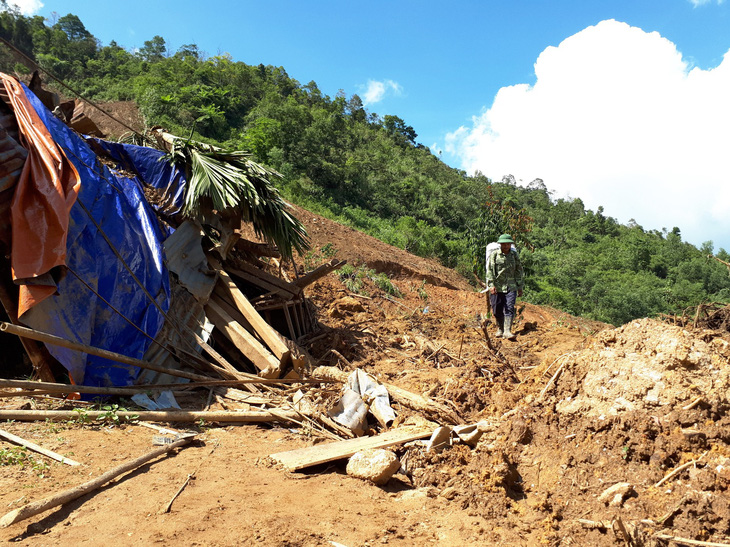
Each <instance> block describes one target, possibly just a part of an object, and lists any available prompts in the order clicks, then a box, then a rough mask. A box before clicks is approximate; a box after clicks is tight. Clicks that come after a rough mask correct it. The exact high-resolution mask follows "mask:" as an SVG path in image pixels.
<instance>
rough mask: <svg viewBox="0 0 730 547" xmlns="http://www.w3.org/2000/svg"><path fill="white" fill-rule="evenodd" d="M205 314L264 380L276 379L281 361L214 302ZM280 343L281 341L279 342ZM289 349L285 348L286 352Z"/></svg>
mask: <svg viewBox="0 0 730 547" xmlns="http://www.w3.org/2000/svg"><path fill="white" fill-rule="evenodd" d="M205 311H206V314H207V315H208V317H209V318H210V320H211V321H213V324H214V325H215V326H216V327H217V328H218V329H220V330H221V332H223V333H224V334H225V335H226V338H228V339H229V340H230V341H231V342H233V343H234V344H235V345H236V347H237V348H238V349H239V351H240V352H241V353H243V354H244V355H245V356H246V357H247V358H248V359H250V360H251V362H252V363H253V364H254V366H255V367H256V368H257V369H259V370H260V371H261V375H262V376H263V377H264V378H278V377H279V375H280V372H281V361H280V360H279V359H277V358H276V357H274V355H272V354H271V352H270V351H269V350H268V349H267V348H266V347H264V345H263V344H262V343H261V342H259V341H258V340H256V338H254V337H253V335H252V334H251V333H250V332H248V331H247V330H246V329H244V328H243V326H241V324H240V323H238V321H235V320H234V319H233V318H232V317H231V316H230V315H228V314H227V313H226V311H225V310H224V309H223V308H222V307H221V306H219V305H218V304H217V303H216V302H215V300H211V301H210V302H208V305H207V306H206V307H205ZM279 342H281V341H279ZM288 351H289V349H288V348H287V352H288Z"/></svg>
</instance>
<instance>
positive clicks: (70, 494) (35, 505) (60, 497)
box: [0, 437, 194, 528]
mask: <svg viewBox="0 0 730 547" xmlns="http://www.w3.org/2000/svg"><path fill="white" fill-rule="evenodd" d="M193 438H194V437H186V438H184V439H180V440H179V441H175V442H174V443H172V444H169V445H166V446H163V447H161V448H157V449H155V450H152V451H151V452H148V453H147V454H144V455H143V456H140V457H139V458H136V459H134V460H131V461H128V462H126V463H123V464H122V465H119V466H117V467H115V468H114V469H111V470H109V471H107V472H106V473H104V474H103V475H101V476H99V477H97V478H96V479H92V480H90V481H88V482H85V483H83V484H81V485H79V486H76V487H74V488H69V489H68V490H64V491H63V492H60V493H58V494H56V495H54V496H51V497H49V498H45V499H42V500H38V501H34V502H32V503H29V504H27V505H24V506H23V507H19V508H18V509H15V510H13V511H10V512H9V513H7V514H6V515H5V516H4V517H2V518H0V528H6V527H8V526H10V525H11V524H15V523H16V522H18V521H21V520H24V519H27V518H30V517H32V516H35V515H38V514H40V513H43V512H44V511H48V510H49V509H52V508H53V507H58V506H59V505H63V504H64V503H68V502H70V501H73V500H75V499H77V498H80V497H81V496H83V495H86V494H88V493H89V492H92V491H94V490H96V489H98V488H101V487H102V486H103V485H104V484H106V483H107V482H109V481H110V480H112V479H113V478H115V477H118V476H119V475H122V474H123V473H126V472H128V471H131V470H132V469H136V468H137V467H139V466H140V465H143V464H145V463H147V462H148V461H150V460H153V459H155V458H157V457H158V456H161V455H163V454H166V453H168V452H170V451H172V450H174V449H176V448H178V447H181V446H184V445H186V444H188V443H189V442H191V441H192V440H193Z"/></svg>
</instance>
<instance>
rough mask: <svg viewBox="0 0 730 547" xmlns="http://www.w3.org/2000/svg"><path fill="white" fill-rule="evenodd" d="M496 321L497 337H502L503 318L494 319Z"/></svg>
mask: <svg viewBox="0 0 730 547" xmlns="http://www.w3.org/2000/svg"><path fill="white" fill-rule="evenodd" d="M495 320H496V321H497V334H496V336H497V338H501V337H502V333H503V332H504V318H502V319H495Z"/></svg>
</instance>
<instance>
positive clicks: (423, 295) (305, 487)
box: [0, 210, 730, 546]
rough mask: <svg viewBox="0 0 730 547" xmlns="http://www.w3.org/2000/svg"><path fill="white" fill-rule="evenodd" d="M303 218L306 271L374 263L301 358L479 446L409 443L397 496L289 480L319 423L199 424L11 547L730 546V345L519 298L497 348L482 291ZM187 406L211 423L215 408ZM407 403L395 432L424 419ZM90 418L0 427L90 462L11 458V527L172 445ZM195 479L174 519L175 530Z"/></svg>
mask: <svg viewBox="0 0 730 547" xmlns="http://www.w3.org/2000/svg"><path fill="white" fill-rule="evenodd" d="M297 214H298V215H299V216H300V218H302V220H303V221H304V222H305V225H306V226H307V228H308V230H309V232H310V234H311V236H312V242H313V247H312V250H311V252H310V253H308V254H307V255H306V256H301V257H298V258H297V260H296V263H297V267H298V268H299V269H300V270H310V269H312V268H314V267H316V266H317V265H318V264H320V263H323V262H325V261H328V260H329V259H331V258H338V259H343V260H347V261H348V263H349V264H351V265H353V266H354V267H355V271H354V272H353V274H352V276H351V277H350V278H349V279H345V280H344V281H343V280H342V279H340V276H339V275H338V274H336V273H333V274H330V275H328V276H327V277H325V278H323V279H322V280H320V281H318V282H316V283H315V284H314V285H312V286H310V287H308V288H307V295H308V297H309V298H310V299H311V300H312V302H313V303H314V304H315V306H316V308H317V317H318V320H319V323H320V326H321V328H320V330H319V331H318V332H316V333H315V334H314V335H312V336H310V337H309V338H307V339H305V340H303V341H302V344H303V345H304V346H306V347H307V349H308V350H309V351H310V352H311V354H312V356H313V357H314V358H315V359H316V360H317V361H318V364H320V365H332V366H338V367H340V368H342V369H344V370H350V369H352V368H354V367H360V368H362V369H364V370H365V371H367V372H369V373H371V374H373V375H374V376H376V377H377V378H378V379H380V380H381V381H386V382H389V383H391V384H394V385H396V386H398V387H401V388H405V389H408V390H410V391H412V392H414V393H418V394H422V393H423V394H427V395H428V396H430V397H431V398H433V399H434V400H435V401H437V402H440V403H442V404H443V405H446V406H448V407H449V408H451V409H452V410H453V411H454V412H456V413H458V415H459V416H460V417H461V420H462V421H463V423H465V424H471V423H479V424H480V429H481V431H483V435H482V437H481V438H480V439H479V441H478V443H477V444H475V445H474V446H469V445H467V444H463V443H459V442H456V441H455V442H454V443H453V446H450V447H448V448H446V449H444V450H442V451H440V452H426V451H425V447H424V446H423V443H419V442H415V443H409V444H408V445H406V446H403V447H398V448H394V449H393V450H394V451H395V452H396V454H397V456H398V457H399V458H400V461H401V463H402V471H403V472H402V473H400V474H398V475H396V477H395V478H393V479H391V480H390V482H389V483H388V484H387V485H386V486H384V487H377V486H375V485H373V484H371V483H368V482H364V481H361V480H359V479H355V478H353V477H350V476H348V475H346V473H345V463H346V462H344V461H342V462H332V463H331V464H326V465H321V466H318V467H315V468H312V469H309V470H305V471H303V472H298V473H289V472H285V471H283V470H281V469H278V468H277V467H276V466H274V465H273V464H272V462H271V460H270V459H269V457H268V456H269V455H270V454H272V453H276V452H280V451H284V450H289V449H294V448H301V447H306V446H311V445H313V444H316V443H319V442H330V441H329V440H326V439H322V438H320V437H318V436H317V434H316V433H315V432H314V431H312V430H311V429H309V428H306V427H279V426H269V425H261V426H235V427H231V426H225V427H223V426H220V425H219V424H196V430H198V431H200V432H201V436H200V441H199V442H198V443H196V444H194V445H193V446H190V447H188V448H184V449H181V450H179V451H178V452H177V453H176V454H174V455H172V456H169V457H166V458H160V459H159V460H157V461H155V462H152V463H150V464H148V465H146V466H144V467H142V468H140V469H139V470H137V471H134V472H132V473H129V474H128V475H127V476H125V477H122V478H120V479H117V480H115V481H114V482H112V483H111V484H110V485H108V486H106V487H105V488H104V489H102V490H100V491H97V492H94V493H91V494H88V495H87V496H85V497H83V498H81V499H79V500H76V501H74V502H71V503H69V504H67V505H64V506H63V507H61V508H57V509H55V510H51V511H47V512H46V513H43V514H41V515H39V516H36V517H33V518H31V519H28V520H27V521H22V522H20V523H17V524H14V525H11V526H10V527H8V528H5V529H0V540H3V541H19V542H21V543H29V544H35V545H52V544H53V545H56V544H63V545H66V544H72V543H79V542H95V541H108V542H114V544H119V545H133V544H135V545H137V544H151V543H169V542H179V543H184V544H197V545H230V544H242V545H251V544H253V545H272V546H284V545H287V546H292V545H305V546H314V545H348V546H355V545H376V544H393V545H404V546H405V545H409V546H410V545H422V544H435V545H507V544H510V545H541V544H544V545H615V544H621V543H624V544H631V545H657V546H658V545H669V542H670V540H669V539H667V538H680V544H681V539H682V538H684V539H685V540H694V541H704V542H714V543H716V544H717V543H730V502H729V501H728V500H729V499H730V497H729V496H728V487H729V486H730V433H728V432H729V431H730V427H729V426H730V418H728V409H729V408H730V402H729V401H728V388H729V387H730V385H729V384H730V366H729V364H728V357H729V356H730V335H729V334H728V332H727V330H725V329H724V328H701V327H700V326H698V327H697V328H694V327H693V326H691V325H689V324H688V325H687V326H680V325H673V324H672V325H670V324H667V323H664V322H659V321H656V320H650V319H643V320H638V321H632V322H631V323H628V324H627V325H623V326H621V327H619V328H615V329H614V328H612V327H610V326H607V325H603V324H599V323H594V322H590V321H585V320H581V319H576V318H574V317H570V316H568V315H566V314H564V313H561V312H559V311H557V310H553V309H548V308H544V307H538V306H533V305H530V304H524V303H520V305H519V307H520V317H519V322H518V326H517V329H516V330H517V334H518V336H517V339H516V340H515V341H512V342H509V341H503V340H497V339H495V338H494V327H493V326H491V325H488V326H487V328H486V333H487V334H488V335H489V339H487V337H486V336H485V332H484V330H483V329H482V321H483V320H484V319H485V316H486V306H485V303H486V302H485V298H484V295H482V294H480V293H479V292H477V291H475V290H474V289H473V288H471V287H469V286H468V285H467V284H466V283H465V282H464V281H463V280H462V279H461V278H459V277H458V276H457V275H456V274H455V273H454V272H452V271H450V270H448V269H446V268H443V267H441V266H440V265H438V264H437V263H435V262H433V261H429V260H425V259H421V258H418V257H414V256H411V255H409V254H407V253H405V252H404V251H402V250H399V249H394V248H392V247H390V246H387V245H385V244H383V243H380V242H377V241H375V240H373V239H372V238H369V237H367V236H364V235H363V234H361V233H359V232H357V231H354V230H350V229H347V228H343V227H341V226H339V225H337V224H335V223H332V222H330V221H327V220H326V219H323V218H321V217H318V216H317V215H313V214H311V213H308V212H306V211H302V210H298V211H297ZM361 266H362V267H361ZM371 269H372V270H375V271H376V272H378V273H387V274H388V275H389V276H390V281H391V284H392V285H393V286H394V287H395V288H396V289H397V290H398V294H389V293H388V292H386V289H390V288H389V287H388V286H387V285H386V284H384V283H382V279H381V280H380V285H378V284H376V282H378V279H377V278H375V279H373V277H375V276H368V275H367V272H368V271H369V270H371ZM358 272H360V275H358ZM289 274H290V275H293V272H289ZM345 282H347V283H345ZM358 283H359V284H360V287H358V286H357V285H358ZM390 290H391V292H395V291H393V290H392V289H390ZM723 325H724V323H723ZM707 326H709V324H708V325H707ZM332 350H334V352H333V351H332ZM302 389H303V390H305V391H307V393H308V395H309V396H310V397H311V399H312V400H313V401H314V402H315V403H316V404H320V405H322V406H324V407H326V406H327V405H328V404H331V402H332V400H333V398H334V397H335V396H336V395H337V388H334V387H332V388H320V387H310V388H307V387H306V386H302ZM206 395H207V393H205V394H204V395H203V396H202V399H206ZM29 404H41V403H30V402H28V401H27V400H25V399H20V398H16V399H3V400H2V402H0V406H1V407H3V408H11V407H18V406H20V405H29ZM181 404H183V405H185V406H189V407H191V408H194V407H195V406H196V405H197V406H198V407H200V406H202V405H204V404H205V401H204V400H203V401H201V400H199V398H198V399H189V400H184V401H182V400H181ZM213 408H214V409H215V408H218V409H220V408H222V407H221V406H220V403H218V404H214V405H213ZM394 408H395V410H396V412H397V414H398V418H397V420H396V424H395V425H394V427H397V426H398V425H399V424H400V423H402V422H404V421H407V420H413V419H421V420H422V419H423V418H424V416H418V415H416V414H415V413H414V412H412V411H409V410H408V409H407V408H405V407H401V406H399V405H397V404H396V405H394ZM426 417H430V418H433V416H426ZM78 421H79V420H77V421H76V422H73V423H64V424H51V423H33V424H27V423H18V422H13V423H5V424H2V428H3V429H6V430H8V431H11V432H13V433H15V434H17V435H20V436H23V437H25V438H28V439H30V440H33V441H34V442H36V443H38V444H41V445H43V446H45V447H47V448H49V449H52V450H55V451H57V452H60V453H62V454H65V455H68V456H69V457H71V458H73V459H75V460H77V461H79V462H81V464H82V465H81V466H79V467H76V468H72V467H68V466H65V465H62V464H59V463H56V462H53V461H51V460H47V459H45V458H43V457H41V456H37V457H35V456H33V459H32V460H30V459H28V458H27V457H26V458H19V457H18V456H17V454H16V456H15V460H13V458H12V457H10V456H8V455H7V454H8V452H7V450H8V449H9V448H10V445H8V444H7V443H4V442H3V443H0V450H6V452H5V454H6V456H4V459H3V460H2V463H7V464H8V465H3V466H2V467H0V507H1V508H3V509H2V510H1V511H0V513H4V512H5V511H10V510H12V509H14V508H17V507H19V506H21V505H23V504H24V503H27V502H29V501H32V500H36V499H40V498H42V497H44V496H48V495H51V494H53V493H56V492H58V491H60V490H61V489H63V488H66V487H69V486H73V485H76V484H79V483H81V482H83V481H85V480H88V478H89V477H92V476H98V475H100V474H101V473H103V472H104V471H106V470H108V469H110V468H112V467H115V466H116V465H118V464H119V463H121V462H122V461H124V460H127V459H131V458H133V457H136V456H138V455H140V454H142V453H144V452H146V451H148V450H150V448H151V440H152V437H153V436H154V435H155V434H156V433H155V432H154V431H151V430H149V429H146V428H144V427H141V426H139V425H126V426H116V425H113V424H112V425H104V426H99V425H84V424H79V423H77V422H78ZM179 427H184V426H183V425H179ZM373 427H375V426H373ZM0 454H2V453H0ZM19 459H22V460H23V461H24V462H25V465H21V464H19V463H17V460H19ZM188 477H190V482H189V484H188V485H187V486H186V488H185V489H184V490H183V491H182V492H181V493H180V495H179V497H177V498H176V499H175V502H174V503H173V505H172V509H171V511H170V512H169V513H161V512H160V510H161V509H162V508H163V507H164V506H165V505H166V504H167V503H168V502H169V501H170V500H171V499H172V498H173V496H174V495H175V493H176V492H177V491H178V490H179V489H180V487H181V486H182V485H183V483H184V482H185V480H186V478H188Z"/></svg>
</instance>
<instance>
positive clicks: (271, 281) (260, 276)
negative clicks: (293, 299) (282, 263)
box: [226, 262, 302, 296]
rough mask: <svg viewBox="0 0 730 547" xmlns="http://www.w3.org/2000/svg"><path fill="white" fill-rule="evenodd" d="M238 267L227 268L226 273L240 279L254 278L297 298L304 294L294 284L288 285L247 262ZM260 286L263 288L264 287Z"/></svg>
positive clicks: (238, 264)
mask: <svg viewBox="0 0 730 547" xmlns="http://www.w3.org/2000/svg"><path fill="white" fill-rule="evenodd" d="M236 265H237V266H238V268H232V267H227V268H226V271H227V272H230V273H231V274H233V275H237V276H239V277H245V276H246V275H248V276H253V277H254V278H255V279H256V280H259V281H263V282H265V283H267V284H268V285H270V286H272V287H274V288H275V289H281V290H282V291H284V292H286V293H289V294H291V295H292V296H297V295H298V294H299V293H301V292H302V289H301V288H300V287H298V286H297V285H295V284H293V283H288V282H286V281H284V280H283V279H280V278H278V277H276V276H275V275H271V274H270V273H269V272H267V271H264V270H262V269H261V268H257V267H256V266H252V265H250V264H246V263H245V262H239V263H237V264H236ZM257 284H258V282H257ZM260 286H262V287H263V285H260Z"/></svg>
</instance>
